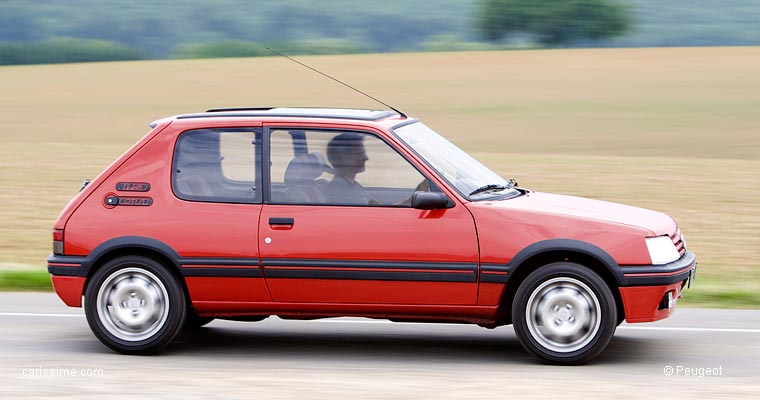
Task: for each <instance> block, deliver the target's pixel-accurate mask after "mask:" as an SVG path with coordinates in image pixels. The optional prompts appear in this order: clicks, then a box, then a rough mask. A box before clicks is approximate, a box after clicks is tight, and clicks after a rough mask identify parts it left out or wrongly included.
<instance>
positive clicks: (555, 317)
mask: <svg viewBox="0 0 760 400" xmlns="http://www.w3.org/2000/svg"><path fill="white" fill-rule="evenodd" d="M512 315H513V323H514V328H515V333H516V334H517V338H518V339H519V340H520V343H521V344H522V345H523V347H525V349H526V350H528V352H530V353H531V354H533V355H535V356H537V357H539V358H540V359H542V360H544V361H546V362H550V363H554V364H581V363H584V362H588V361H590V360H591V359H593V358H594V357H596V356H597V355H599V353H601V352H602V350H604V349H605V348H606V347H607V344H609V342H610V339H612V336H613V335H614V333H615V327H616V325H617V308H616V306H615V299H614V298H613V296H612V293H611V292H610V289H609V287H608V286H607V284H606V283H605V282H604V280H602V278H601V277H599V275H597V274H596V273H594V272H593V271H591V270H590V269H588V268H586V267H584V266H582V265H579V264H575V263H568V262H561V263H553V264H549V265H546V266H544V267H542V268H539V269H538V270H536V271H534V272H532V273H531V274H530V275H528V277H527V278H526V279H525V281H523V282H522V284H521V285H520V287H519V288H518V289H517V292H516V293H515V299H514V302H513V304H512Z"/></svg>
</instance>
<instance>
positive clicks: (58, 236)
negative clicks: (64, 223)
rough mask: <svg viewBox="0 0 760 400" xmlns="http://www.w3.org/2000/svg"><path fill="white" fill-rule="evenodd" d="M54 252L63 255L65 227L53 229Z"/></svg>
mask: <svg viewBox="0 0 760 400" xmlns="http://www.w3.org/2000/svg"><path fill="white" fill-rule="evenodd" d="M53 254H55V255H59V256H60V255H63V229H53Z"/></svg>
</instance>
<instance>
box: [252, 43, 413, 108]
mask: <svg viewBox="0 0 760 400" xmlns="http://www.w3.org/2000/svg"><path fill="white" fill-rule="evenodd" d="M267 50H269V51H271V52H272V53H274V54H277V55H280V56H283V57H285V58H287V59H288V60H290V61H293V62H294V63H296V64H299V65H301V66H303V67H306V68H308V69H310V70H312V71H314V72H316V73H318V74H320V75H322V76H324V77H326V78H330V79H332V80H334V81H335V82H338V83H340V84H341V85H343V86H345V87H347V88H349V89H352V90H354V91H356V92H358V93H361V94H363V95H365V96H367V97H369V98H370V99H372V100H374V101H376V102H378V103H380V104H382V105H384V106H386V107H388V108H390V109H391V110H393V111H395V112H397V113H398V114H399V115H400V116H401V117H403V118H408V117H407V116H406V114H404V113H403V112H401V111H399V110H397V109H396V108H394V107H391V106H390V105H389V104H388V103H385V102H383V101H380V100H378V99H377V98H375V97H373V96H370V95H368V94H367V93H364V92H362V91H361V90H359V89H357V88H355V87H353V86H351V85H349V84H347V83H345V82H343V81H340V80H338V79H335V78H333V77H332V76H330V75H327V74H326V73H324V72H322V71H319V70H318V69H316V68H312V67H310V66H308V65H306V64H304V63H302V62H300V61H298V60H296V59H295V58H293V57H289V56H286V55H285V54H282V53H280V52H279V51H277V50H274V49H272V48H270V47H267Z"/></svg>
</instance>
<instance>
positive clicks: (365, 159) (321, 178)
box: [270, 129, 430, 207]
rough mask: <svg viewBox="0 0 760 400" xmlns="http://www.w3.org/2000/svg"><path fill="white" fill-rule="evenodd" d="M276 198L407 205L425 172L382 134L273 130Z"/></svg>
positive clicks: (426, 185) (294, 201) (422, 184)
mask: <svg viewBox="0 0 760 400" xmlns="http://www.w3.org/2000/svg"><path fill="white" fill-rule="evenodd" d="M270 147H271V180H272V191H271V193H272V202H274V203H279V204H334V205H338V204H339V205H354V206H367V205H369V206H397V207H408V206H410V204H411V196H412V194H413V193H414V192H415V191H416V190H430V185H429V183H428V181H427V180H426V179H425V178H424V176H423V175H422V174H421V173H420V172H419V171H417V169H415V168H414V167H413V166H412V165H411V164H409V162H408V161H407V160H406V159H405V158H404V157H402V156H401V155H400V154H399V153H398V152H396V151H395V150H394V149H393V148H392V147H390V146H389V145H388V144H386V143H385V142H384V141H383V140H381V139H380V138H378V137H377V136H374V135H371V134H367V133H361V132H344V131H303V130H285V129H282V130H272V132H271V136H270Z"/></svg>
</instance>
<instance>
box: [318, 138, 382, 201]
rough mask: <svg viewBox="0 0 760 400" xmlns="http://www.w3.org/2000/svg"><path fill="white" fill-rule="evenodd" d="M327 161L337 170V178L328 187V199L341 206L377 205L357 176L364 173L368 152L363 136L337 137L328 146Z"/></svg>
mask: <svg viewBox="0 0 760 400" xmlns="http://www.w3.org/2000/svg"><path fill="white" fill-rule="evenodd" d="M327 159H328V160H329V161H330V164H332V167H333V169H334V170H335V176H334V177H333V179H332V181H331V182H330V184H329V185H327V198H328V200H329V201H330V202H331V203H339V204H376V203H378V201H377V200H375V199H373V198H371V197H370V196H369V195H368V194H367V191H366V190H365V189H364V186H362V185H361V184H360V183H359V182H357V181H356V175H357V174H359V173H360V172H364V168H365V164H366V162H367V160H369V158H367V151H366V150H365V149H364V137H363V136H362V135H359V134H356V133H351V132H346V133H341V134H340V135H338V136H335V137H334V138H332V139H331V140H330V142H329V143H328V144H327Z"/></svg>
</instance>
